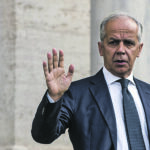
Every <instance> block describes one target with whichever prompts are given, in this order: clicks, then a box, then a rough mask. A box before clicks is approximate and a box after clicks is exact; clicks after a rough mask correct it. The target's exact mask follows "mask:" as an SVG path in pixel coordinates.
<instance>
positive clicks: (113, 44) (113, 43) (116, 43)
mask: <svg viewBox="0 0 150 150" xmlns="http://www.w3.org/2000/svg"><path fill="white" fill-rule="evenodd" d="M108 44H109V45H111V46H117V45H118V44H119V40H112V41H109V42H108Z"/></svg>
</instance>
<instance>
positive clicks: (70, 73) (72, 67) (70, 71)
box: [67, 64, 74, 80]
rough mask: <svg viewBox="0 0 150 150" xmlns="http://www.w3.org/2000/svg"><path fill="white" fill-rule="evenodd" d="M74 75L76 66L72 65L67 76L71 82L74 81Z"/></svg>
mask: <svg viewBox="0 0 150 150" xmlns="http://www.w3.org/2000/svg"><path fill="white" fill-rule="evenodd" d="M73 73H74V66H73V65H72V64H71V65H70V66H69V69H68V74H67V77H68V78H70V79H71V80H72V77H73Z"/></svg>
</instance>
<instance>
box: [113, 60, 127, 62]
mask: <svg viewBox="0 0 150 150" xmlns="http://www.w3.org/2000/svg"><path fill="white" fill-rule="evenodd" d="M114 62H117V63H125V62H127V61H126V60H115V61H114Z"/></svg>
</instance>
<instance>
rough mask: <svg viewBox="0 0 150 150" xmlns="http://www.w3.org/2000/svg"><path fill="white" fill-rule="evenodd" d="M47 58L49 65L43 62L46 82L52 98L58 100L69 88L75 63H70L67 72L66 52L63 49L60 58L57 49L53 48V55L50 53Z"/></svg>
mask: <svg viewBox="0 0 150 150" xmlns="http://www.w3.org/2000/svg"><path fill="white" fill-rule="evenodd" d="M47 58H48V65H47V63H46V62H43V69H44V74H45V79H46V84H47V87H48V92H49V94H50V96H51V98H52V99H53V100H54V101H56V100H58V99H60V98H61V97H62V96H63V94H64V92H65V91H66V90H67V89H68V88H69V86H70V84H71V81H72V76H73V72H74V67H73V65H70V66H69V69H68V73H67V74H65V70H64V54H63V51H62V50H60V51H59V59H58V56H57V51H56V50H55V49H53V56H52V55H51V54H50V53H48V54H47Z"/></svg>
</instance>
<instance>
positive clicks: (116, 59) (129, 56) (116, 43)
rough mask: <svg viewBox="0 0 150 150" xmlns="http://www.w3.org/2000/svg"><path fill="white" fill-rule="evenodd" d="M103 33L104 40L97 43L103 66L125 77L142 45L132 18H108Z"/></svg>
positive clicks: (129, 71)
mask: <svg viewBox="0 0 150 150" xmlns="http://www.w3.org/2000/svg"><path fill="white" fill-rule="evenodd" d="M105 33H106V36H105V38H104V41H103V42H99V43H98V45H99V52H100V55H101V56H103V58H104V66H105V67H106V69H107V70H109V71H110V72H111V73H112V74H114V75H116V76H119V77H124V78H126V77H128V76H129V75H130V73H131V71H132V69H133V65H134V62H135V59H136V57H139V55H140V52H141V50H142V47H143V44H142V43H141V44H140V43H139V41H138V27H137V25H136V23H135V22H134V21H133V20H131V19H129V18H127V17H124V16H122V17H119V18H116V19H113V20H110V21H109V22H108V23H107V24H106V26H105Z"/></svg>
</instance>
